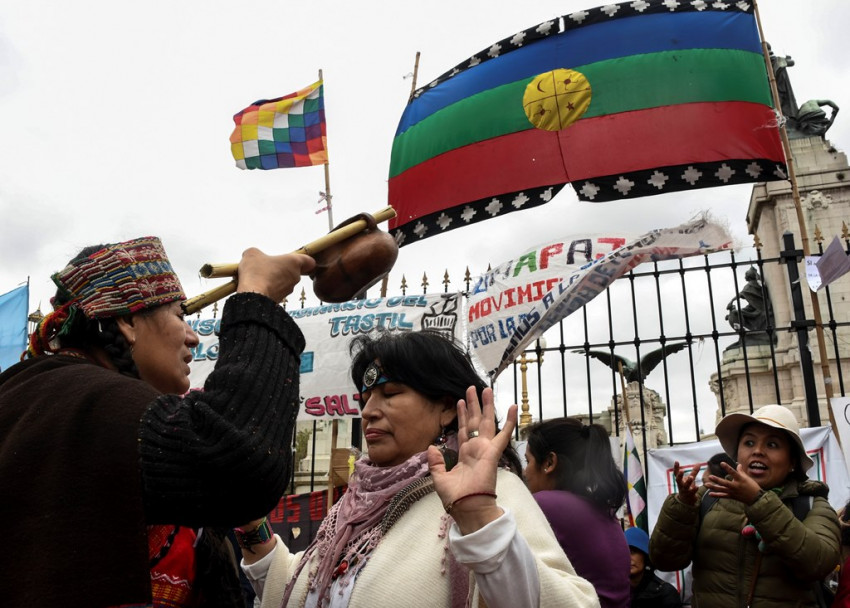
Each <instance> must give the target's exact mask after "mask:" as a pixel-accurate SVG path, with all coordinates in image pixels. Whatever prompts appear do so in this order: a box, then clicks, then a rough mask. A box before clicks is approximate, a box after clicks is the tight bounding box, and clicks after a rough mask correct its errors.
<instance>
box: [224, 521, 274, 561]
mask: <svg viewBox="0 0 850 608" xmlns="http://www.w3.org/2000/svg"><path fill="white" fill-rule="evenodd" d="M233 533H234V534H235V535H236V542H238V543H239V546H240V547H242V548H243V549H245V550H246V551H248V552H249V553H253V552H254V550H253V549H252V548H251V547H253V546H254V545H265V544H266V543H267V542H269V541H270V540H271V539H273V538H274V532H272V528H271V526H270V525H269V520H268V518H267V517H264V518H263V521H261V522H260V524H259V525H258V526H257V527H256V528H254V529H253V530H251V531H250V532H249V531H246V530H243V529H242V528H233Z"/></svg>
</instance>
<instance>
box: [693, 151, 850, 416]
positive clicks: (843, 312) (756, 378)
mask: <svg viewBox="0 0 850 608" xmlns="http://www.w3.org/2000/svg"><path fill="white" fill-rule="evenodd" d="M791 150H792V153H793V156H794V168H795V171H796V175H797V186H798V189H799V191H800V198H801V202H802V208H803V216H804V220H805V222H806V229H807V231H808V236H809V245H810V249H811V251H812V253H816V252H817V243H816V242H815V240H814V235H815V229H816V228H818V229H819V230H820V232H821V234H822V235H823V239H824V243H823V244H824V248H826V247H827V246H828V245H829V243H830V242H831V241H832V239H833V237H835V236H838V237H839V238H840V237H841V234H842V222H848V223H850V166H848V164H847V156H846V154H845V153H844V152H840V151H839V150H837V149H836V148H835V147H833V146H832V144H831V143H830V142H829V141H827V140H825V139H823V138H821V137H804V138H800V139H792V140H791ZM747 226H748V227H749V231H750V234H753V235H756V236H758V239H759V241H760V242H761V244H762V250H761V253H762V257H764V258H776V257H778V256H779V252H780V251H781V250H782V235H783V233H785V232H789V231H790V232H792V233H793V234H794V238H795V241H796V244H797V247H798V248H802V239H801V230H800V226H799V223H798V220H797V212H796V209H795V207H794V199H793V196H792V192H791V183H790V182H787V181H785V182H767V183H761V184H757V185H756V186H755V187H754V188H753V192H752V195H751V197H750V205H749V209H748V211H747ZM764 275H765V276H764V277H763V279H764V281H765V284H766V285H767V287H768V292H769V295H770V298H771V301H772V303H773V314H774V319H775V325H776V327H779V328H787V327H789V325H790V323H791V320H792V318H793V311H792V309H791V292H790V288H789V285H788V274H787V270H786V268H785V267H784V266H783V265H780V264H768V265H765V267H764ZM800 275H801V277H805V272H804V271H802V270H801V272H800ZM803 280H805V279H803ZM803 289H804V291H805V290H807V289H808V285H804V286H803ZM821 293H822V292H821ZM830 293H831V296H832V303H833V314H834V316H835V318H836V320H838V321H843V320H846V318H847V316H848V303H850V281H847V280H839V281H838V282H836V283H834V284H833V285H831V286H830ZM819 295H820V294H819ZM803 300H804V303H805V307H806V316H807V318H809V319H812V318H813V314H812V309H811V300H810V298H809V297H808V295H807V294H804V297H803ZM820 305H821V314H822V317H823V319H824V321H827V320H828V319H829V311H828V309H827V303H826V298H825V297H820ZM824 336H825V339H826V350H827V356H828V357H829V358H830V360H832V361H833V363H832V371H833V381H836V379H837V370H836V365H835V361H834V358H835V347H834V344H833V341H832V337H831V335H830V332H829V331H828V330H827V331H825V332H824ZM809 340H810V344H811V345H812V356H813V358H814V366H815V378H816V386H817V389H818V394H819V401H820V410H821V421H824V422H825V421H828V420H829V416H828V412H827V404H826V398H825V392H824V384H823V376H822V374H821V370H820V358H819V354H818V349H817V342H816V340H817V336H816V333H815V331H814V330H812V331H810V335H809ZM743 355H744V353H743V351H742V349H740V348H737V349H730V350H728V351H726V352H724V353H723V361H722V364H721V368H722V375H723V378H724V381H723V386H722V387H721V386H720V385H719V382H718V378H717V375H716V374H713V375H712V378H711V381H710V385H711V389H712V390H713V391H714V392H715V394H717V396H718V399H717V403H718V415H717V417H718V419H719V418H720V415H721V413H720V391H721V390H722V391H723V395H724V398H725V402H726V413H730V412H735V411H742V410H747V409H748V408H749V398H748V393H747V378H748V377H749V383H750V389H751V391H752V396H753V404H754V406H755V407H758V406H760V405H766V404H768V403H775V402H776V398H775V389H774V379H773V376H774V369H773V362H772V361H771V358H770V347H769V346H767V345H751V346H748V347H747V363H748V366H749V374H747V373H746V371H745V366H744V356H743ZM775 356H776V374H777V376H778V378H779V390H780V395H781V396H782V400H783V405H786V406H789V407H790V408H791V409H792V410H793V411H794V413H795V414H796V415H797V417H798V419H799V420H800V421H801V422H805V421H806V420H807V416H806V407H805V392H804V390H803V380H802V374H801V371H800V352H799V347H798V345H797V339H796V335H795V334H794V333H791V332H786V331H782V332H779V334H778V341H777V343H776V348H775ZM839 357H840V362H844V361H845V360H846V359H847V358H848V357H850V346H848V345H845V344H839ZM836 388H837V387H836Z"/></svg>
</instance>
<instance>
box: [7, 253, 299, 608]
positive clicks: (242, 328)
mask: <svg viewBox="0 0 850 608" xmlns="http://www.w3.org/2000/svg"><path fill="white" fill-rule="evenodd" d="M312 267H313V261H312V259H311V258H309V257H307V256H301V255H285V256H267V255H264V254H263V253H262V252H260V251H259V250H256V249H249V250H247V251H246V252H245V253H244V254H243V256H242V260H241V261H240V263H239V283H238V289H237V292H238V293H236V294H235V295H233V296H232V297H231V298H230V299H229V300H228V301H227V303H226V304H225V307H224V312H223V315H222V322H221V335H220V345H221V347H220V348H221V350H220V352H219V358H218V362H217V365H216V368H215V370H214V371H213V372H212V373H211V374H210V375H209V377H208V378H207V381H206V383H205V385H204V390H203V391H192V392H189V393H187V390H188V389H189V380H188V375H189V363H190V361H191V360H192V353H191V349H192V348H193V347H194V346H196V345H197V344H198V337H197V336H196V335H195V333H194V332H193V331H192V330H191V328H190V327H189V326H188V325H187V324H186V323H185V321H184V319H183V310H182V308H181V301H183V300H184V299H185V295H184V294H183V289H182V287H181V286H180V281H179V280H178V278H177V276H176V275H175V274H174V272H173V270H172V268H171V264H170V262H169V260H168V258H167V257H166V254H165V250H164V249H163V247H162V244H161V243H160V241H159V239H157V238H155V237H145V238H140V239H136V240H132V241H127V242H124V243H116V244H111V245H99V246H95V247H89V248H86V249H84V250H83V251H82V252H80V254H78V255H77V256H76V257H74V259H72V260H71V262H70V263H69V264H68V265H67V267H66V268H64V269H63V270H61V271H59V272H57V273H56V274H54V275H53V277H52V278H53V281H54V282H55V283H56V285H57V287H58V290H57V292H56V297H55V298H54V299H53V301H52V303H53V307H54V310H53V312H51V313H50V314H48V315H47V316H45V317H44V319H43V320H42V321H41V322H40V323H39V325H38V327H37V329H36V330H35V332H34V333H33V334H32V336H31V337H30V346H29V349H28V351H27V353H26V355H27V359H26V360H24V361H22V362H21V363H19V364H17V365H14V366H12V367H10V368H9V369H7V370H5V371H4V372H3V373H2V374H0V487H2V488H3V490H2V491H0V513H2V518H0V536H2V538H3V541H4V544H5V545H6V546H7V547H10V548H13V554H12V558H11V559H9V560H7V562H6V563H5V564H4V567H3V568H1V569H0V603H1V604H3V605H4V606H27V607H29V608H35V607H42V606H43V607H54V606H64V607H68V606H71V607H74V606H79V607H86V608H93V607H101V606H155V607H169V608H173V607H180V606H240V605H243V604H241V602H242V599H241V592H240V589H239V583H238V578H237V576H236V570H235V569H234V562H233V555H232V551H231V550H230V546H229V545H228V544H226V543H227V542H228V541H227V539H226V537H225V536H224V533H223V532H222V530H224V529H225V528H231V527H233V526H234V525H237V524H238V523H239V522H244V521H247V520H250V519H254V518H257V517H259V516H261V515H262V514H264V513H268V512H269V511H270V510H271V509H272V508H273V507H274V505H275V504H276V503H277V501H278V500H279V498H280V496H281V494H282V493H283V491H284V487H285V484H286V481H287V479H288V478H289V469H290V466H291V458H290V445H291V437H292V432H293V427H294V424H295V418H296V415H297V410H298V404H299V401H298V399H299V395H298V389H299V383H298V367H299V355H300V353H301V351H302V350H303V348H304V339H303V337H302V335H301V333H300V331H299V330H298V328H297V327H296V325H295V323H294V322H293V321H292V319H291V318H290V317H289V316H288V315H287V314H286V312H284V311H283V309H282V308H281V307H280V306H278V303H279V302H280V301H281V300H282V299H283V298H284V297H285V296H286V295H287V294H289V293H290V292H291V291H292V289H293V288H294V286H295V285H296V284H297V283H298V281H299V280H300V277H301V275H302V274H304V273H307V272H309V271H310V270H311V269H312ZM202 527H203V528H202ZM217 527H218V529H217Z"/></svg>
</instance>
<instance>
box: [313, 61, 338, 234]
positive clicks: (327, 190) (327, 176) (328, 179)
mask: <svg viewBox="0 0 850 608" xmlns="http://www.w3.org/2000/svg"><path fill="white" fill-rule="evenodd" d="M319 80H321V81H322V87H324V86H325V79H324V78H323V77H322V70H319ZM322 93H323V94H324V91H322ZM327 151H328V150H327V140H326V141H325V153H326V154H327ZM328 159H329V160H326V161H325V191H324V192H322V193H321V194H322V196H323V198H324V200H325V202H326V203H327V204H328V206H327V209H328V231H331V230H333V229H334V208H333V204H332V203H331V200H332V197H331V171H330V155H328ZM319 202H321V199H320V201H319ZM317 213H318V212H317Z"/></svg>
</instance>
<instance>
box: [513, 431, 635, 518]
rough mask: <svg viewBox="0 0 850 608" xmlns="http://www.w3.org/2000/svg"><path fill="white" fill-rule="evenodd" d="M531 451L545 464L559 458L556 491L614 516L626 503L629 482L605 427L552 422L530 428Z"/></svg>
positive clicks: (556, 470)
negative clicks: (570, 493)
mask: <svg viewBox="0 0 850 608" xmlns="http://www.w3.org/2000/svg"><path fill="white" fill-rule="evenodd" d="M528 451H529V452H531V454H532V455H533V456H534V459H535V460H536V461H537V462H539V463H543V462H545V461H546V457H547V456H548V455H549V453H550V452H554V453H555V454H557V455H558V464H557V467H556V468H555V487H556V488H557V489H559V490H566V491H567V492H572V493H573V494H577V495H579V496H584V497H585V498H587V499H588V500H590V501H591V502H592V503H593V504H595V505H596V506H597V507H598V508H600V509H602V510H603V511H605V512H607V513H608V514H610V515H611V516H612V517H613V516H614V512H615V511H617V509H619V508H620V507H621V506H622V505H623V502H624V501H625V500H626V492H627V488H626V480H625V479H624V478H623V474H622V473H621V472H620V470H619V469H618V468H617V464H616V463H615V462H614V457H613V456H612V455H611V443H610V441H609V439H608V432H607V431H606V430H605V427H603V426H601V425H598V424H591V425H589V426H588V425H585V424H582V423H581V421H579V420H576V419H575V418H552V419H550V420H543V421H541V422H537V423H535V424H532V425H531V426H530V427H528Z"/></svg>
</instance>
